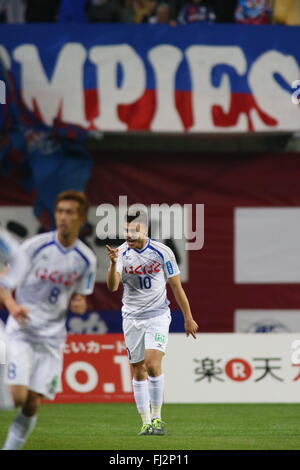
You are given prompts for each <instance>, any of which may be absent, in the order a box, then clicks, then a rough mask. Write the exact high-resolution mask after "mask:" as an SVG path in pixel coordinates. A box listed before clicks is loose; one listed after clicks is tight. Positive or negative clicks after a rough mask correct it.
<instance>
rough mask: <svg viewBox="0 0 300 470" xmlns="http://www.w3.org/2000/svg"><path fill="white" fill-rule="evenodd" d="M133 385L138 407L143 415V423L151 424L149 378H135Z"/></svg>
mask: <svg viewBox="0 0 300 470" xmlns="http://www.w3.org/2000/svg"><path fill="white" fill-rule="evenodd" d="M132 385H133V394H134V399H135V403H136V407H137V410H138V412H139V413H140V415H141V418H142V422H143V424H151V415H150V399H149V390H148V380H134V379H133V381H132Z"/></svg>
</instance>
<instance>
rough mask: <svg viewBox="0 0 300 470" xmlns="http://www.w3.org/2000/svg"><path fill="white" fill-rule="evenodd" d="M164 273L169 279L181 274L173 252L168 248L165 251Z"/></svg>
mask: <svg viewBox="0 0 300 470" xmlns="http://www.w3.org/2000/svg"><path fill="white" fill-rule="evenodd" d="M164 272H165V275H166V277H167V279H169V278H170V277H173V276H177V275H178V274H180V270H179V267H178V264H177V261H176V258H175V255H174V253H173V251H172V250H171V249H170V248H168V247H165V250H164Z"/></svg>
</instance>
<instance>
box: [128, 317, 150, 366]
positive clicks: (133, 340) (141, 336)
mask: <svg viewBox="0 0 300 470" xmlns="http://www.w3.org/2000/svg"><path fill="white" fill-rule="evenodd" d="M137 325H138V326H139V327H137ZM123 332H124V339H125V345H126V349H127V353H128V358H129V361H130V362H131V363H132V364H137V363H139V362H141V361H143V360H144V358H145V327H144V325H143V324H142V323H140V324H139V323H138V322H137V321H135V320H129V319H126V318H125V319H124V320H123Z"/></svg>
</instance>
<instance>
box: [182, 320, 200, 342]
mask: <svg viewBox="0 0 300 470" xmlns="http://www.w3.org/2000/svg"><path fill="white" fill-rule="evenodd" d="M184 329H185V332H186V335H187V336H189V335H190V334H191V335H192V337H193V338H195V339H196V333H197V331H198V329H199V326H198V324H197V323H196V322H195V321H194V320H186V321H185V322H184Z"/></svg>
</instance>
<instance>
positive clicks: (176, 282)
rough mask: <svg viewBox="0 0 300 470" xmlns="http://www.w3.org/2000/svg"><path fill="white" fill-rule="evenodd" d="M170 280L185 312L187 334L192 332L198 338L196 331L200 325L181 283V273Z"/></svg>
mask: <svg viewBox="0 0 300 470" xmlns="http://www.w3.org/2000/svg"><path fill="white" fill-rule="evenodd" d="M168 282H169V284H170V286H171V289H172V291H173V294H174V297H175V299H176V302H177V304H178V306H179V307H180V310H181V311H182V313H183V316H184V329H185V332H186V335H187V336H189V335H190V334H191V335H192V336H193V338H195V339H196V333H197V330H198V328H199V327H198V324H197V323H196V322H195V320H194V319H193V316H192V313H191V308H190V304H189V301H188V299H187V296H186V293H185V292H184V290H183V287H182V285H181V280H180V276H179V274H178V275H177V276H173V277H170V278H169V281H168Z"/></svg>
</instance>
